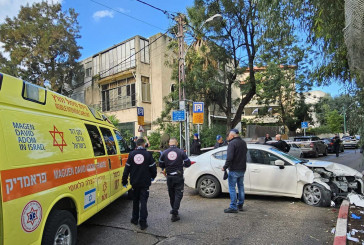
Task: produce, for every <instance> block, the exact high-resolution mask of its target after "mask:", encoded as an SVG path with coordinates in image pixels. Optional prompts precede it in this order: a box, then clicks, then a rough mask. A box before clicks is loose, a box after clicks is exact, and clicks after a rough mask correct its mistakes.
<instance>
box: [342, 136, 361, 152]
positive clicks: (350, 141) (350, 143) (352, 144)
mask: <svg viewBox="0 0 364 245" xmlns="http://www.w3.org/2000/svg"><path fill="white" fill-rule="evenodd" d="M341 140H342V142H343V144H344V147H345V148H355V149H358V148H359V140H357V138H356V137H354V136H344V137H342V139H341Z"/></svg>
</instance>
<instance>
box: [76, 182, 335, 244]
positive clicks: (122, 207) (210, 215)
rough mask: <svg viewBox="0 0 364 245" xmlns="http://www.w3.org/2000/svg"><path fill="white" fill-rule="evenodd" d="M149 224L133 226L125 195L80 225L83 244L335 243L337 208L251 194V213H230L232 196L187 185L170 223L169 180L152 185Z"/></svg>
mask: <svg viewBox="0 0 364 245" xmlns="http://www.w3.org/2000/svg"><path fill="white" fill-rule="evenodd" d="M148 204H149V218H148V223H149V228H148V229H147V230H146V231H141V230H139V227H137V226H134V225H132V224H130V223H129V222H130V216H131V208H132V203H131V201H129V200H127V198H126V197H125V196H123V197H121V198H119V199H118V200H116V201H115V202H114V203H112V204H111V205H110V206H109V207H107V208H105V209H104V210H103V211H101V212H100V213H99V214H97V215H95V216H94V217H93V218H91V219H90V220H88V221H87V222H86V223H85V224H83V225H81V226H80V227H79V233H78V234H79V236H78V244H103V245H107V244H148V245H149V244H172V243H173V244H332V242H333V235H332V234H331V233H330V231H331V229H332V228H333V227H334V226H335V223H336V217H337V209H333V208H315V207H311V206H308V205H306V204H304V203H303V202H301V201H300V200H299V199H294V198H277V197H257V196H247V199H246V205H245V209H246V210H245V211H244V212H240V213H238V214H224V213H223V210H224V208H226V207H227V206H228V204H229V197H228V195H222V196H221V197H220V198H216V199H204V198H202V197H200V196H199V195H198V194H197V193H196V191H195V190H193V189H190V188H186V190H185V196H184V199H183V201H182V207H181V210H180V212H181V220H180V221H179V222H176V223H172V222H171V221H170V214H169V211H170V207H169V204H168V198H167V191H166V186H165V183H157V184H154V185H153V186H152V187H151V191H150V199H149V203H148Z"/></svg>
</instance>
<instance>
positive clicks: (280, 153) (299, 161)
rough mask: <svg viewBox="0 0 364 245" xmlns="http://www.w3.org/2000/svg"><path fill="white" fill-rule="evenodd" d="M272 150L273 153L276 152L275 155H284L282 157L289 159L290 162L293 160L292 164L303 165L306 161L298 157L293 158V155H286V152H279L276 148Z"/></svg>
mask: <svg viewBox="0 0 364 245" xmlns="http://www.w3.org/2000/svg"><path fill="white" fill-rule="evenodd" d="M270 150H271V151H274V152H275V153H278V154H279V155H282V156H284V157H285V158H288V159H289V160H291V161H292V162H294V163H296V164H297V163H303V162H305V160H304V159H299V158H296V157H294V156H292V155H289V154H287V153H284V152H282V151H280V150H278V149H276V148H270Z"/></svg>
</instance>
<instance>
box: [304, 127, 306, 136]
mask: <svg viewBox="0 0 364 245" xmlns="http://www.w3.org/2000/svg"><path fill="white" fill-rule="evenodd" d="M303 136H306V128H304V129H303Z"/></svg>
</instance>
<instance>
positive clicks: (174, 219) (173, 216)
mask: <svg viewBox="0 0 364 245" xmlns="http://www.w3.org/2000/svg"><path fill="white" fill-rule="evenodd" d="M180 219H181V218H180V217H179V215H178V214H172V218H171V221H172V222H176V221H178V220H180Z"/></svg>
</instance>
